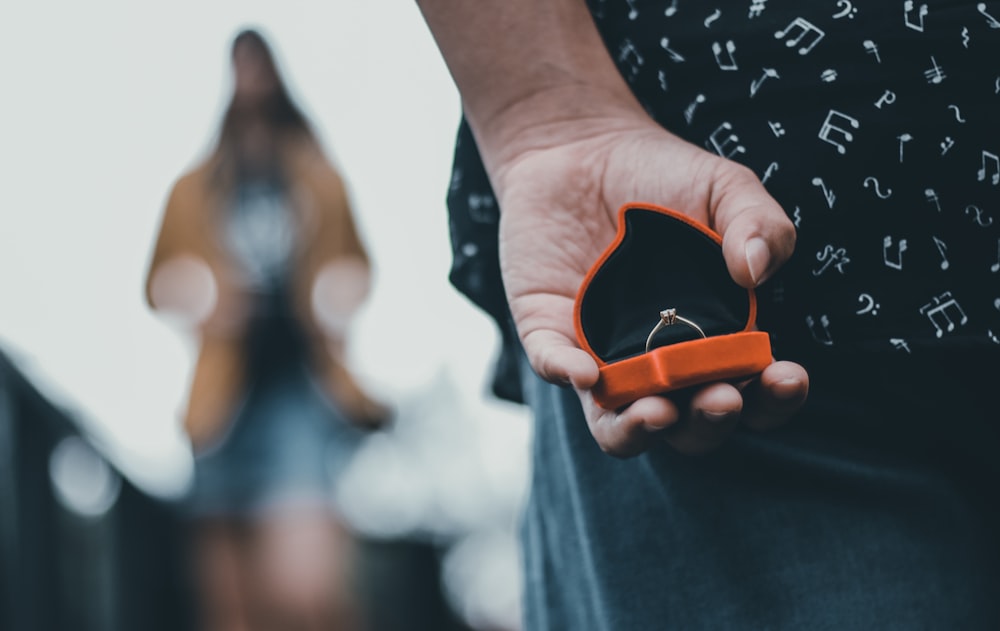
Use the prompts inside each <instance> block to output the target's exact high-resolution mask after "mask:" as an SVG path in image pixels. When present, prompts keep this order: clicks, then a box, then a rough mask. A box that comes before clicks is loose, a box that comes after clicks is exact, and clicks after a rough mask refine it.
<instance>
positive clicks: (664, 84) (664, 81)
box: [656, 70, 667, 92]
mask: <svg viewBox="0 0 1000 631" xmlns="http://www.w3.org/2000/svg"><path fill="white" fill-rule="evenodd" d="M656 78H657V79H659V80H660V89H661V90H663V91H664V92H666V91H667V73H665V72H663V71H662V70H660V71H659V72H657V73H656Z"/></svg>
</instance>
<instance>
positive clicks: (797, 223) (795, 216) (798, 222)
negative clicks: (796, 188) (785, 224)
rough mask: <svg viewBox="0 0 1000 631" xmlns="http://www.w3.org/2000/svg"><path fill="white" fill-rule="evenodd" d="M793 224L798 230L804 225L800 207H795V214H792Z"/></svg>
mask: <svg viewBox="0 0 1000 631" xmlns="http://www.w3.org/2000/svg"><path fill="white" fill-rule="evenodd" d="M792 222H793V223H794V224H795V227H796V228H798V227H799V226H801V225H802V209H801V208H799V207H798V206H796V207H795V212H794V213H792Z"/></svg>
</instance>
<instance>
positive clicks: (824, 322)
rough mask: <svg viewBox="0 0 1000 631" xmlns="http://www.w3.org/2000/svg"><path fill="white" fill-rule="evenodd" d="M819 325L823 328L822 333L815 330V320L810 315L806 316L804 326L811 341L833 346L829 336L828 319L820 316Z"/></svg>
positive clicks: (831, 338)
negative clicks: (809, 333)
mask: <svg viewBox="0 0 1000 631" xmlns="http://www.w3.org/2000/svg"><path fill="white" fill-rule="evenodd" d="M819 323H820V326H822V327H823V331H822V333H821V332H820V331H818V330H817V329H816V320H815V319H814V318H813V317H812V316H811V315H807V316H806V326H808V327H809V331H810V332H811V333H812V336H813V339H814V340H816V341H817V342H819V343H820V344H823V345H824V346H833V337H832V336H831V335H830V318H828V317H826V316H825V315H821V316H820V317H819Z"/></svg>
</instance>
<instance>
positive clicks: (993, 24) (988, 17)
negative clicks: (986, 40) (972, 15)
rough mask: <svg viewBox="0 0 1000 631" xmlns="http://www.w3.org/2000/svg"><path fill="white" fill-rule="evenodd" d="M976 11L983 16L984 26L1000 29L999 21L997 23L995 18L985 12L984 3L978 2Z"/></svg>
mask: <svg viewBox="0 0 1000 631" xmlns="http://www.w3.org/2000/svg"><path fill="white" fill-rule="evenodd" d="M976 9H978V10H979V12H980V13H982V14H983V17H985V18H986V24H987V25H988V26H989V27H990V28H1000V21H998V20H997V19H996V18H995V17H993V16H992V15H990V14H989V13H987V12H986V3H985V2H980V3H979V4H977V5H976Z"/></svg>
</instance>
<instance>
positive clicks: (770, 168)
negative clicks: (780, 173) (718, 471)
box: [760, 162, 778, 184]
mask: <svg viewBox="0 0 1000 631" xmlns="http://www.w3.org/2000/svg"><path fill="white" fill-rule="evenodd" d="M777 170H778V163H777V162H772V163H771V164H769V165H767V170H765V171H764V177H762V178H761V179H760V183H761V184H767V181H768V180H770V179H771V176H772V175H774V173H775V172H776V171H777Z"/></svg>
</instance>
